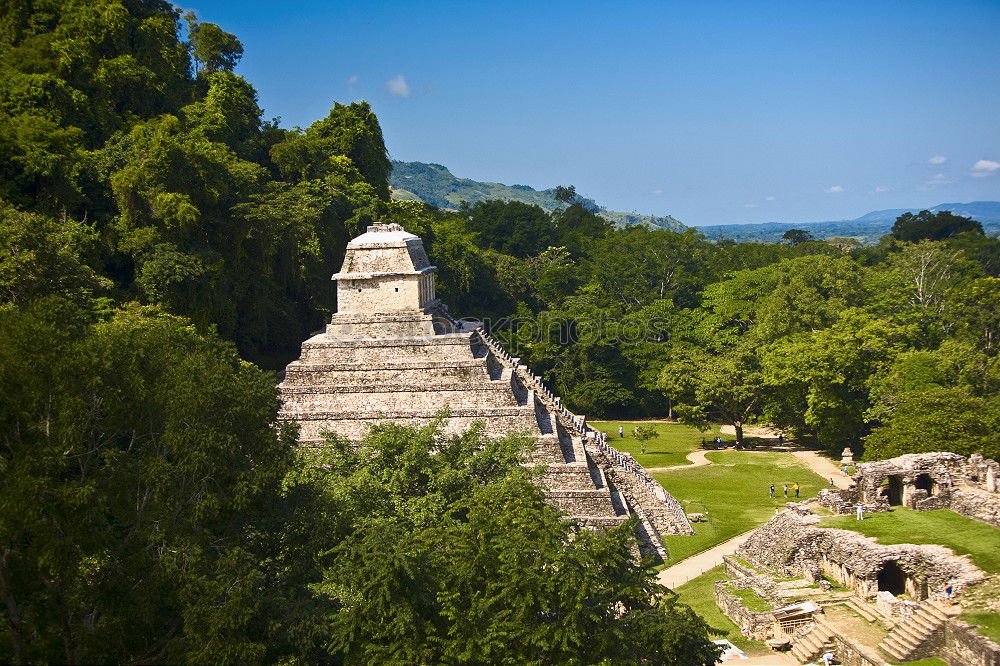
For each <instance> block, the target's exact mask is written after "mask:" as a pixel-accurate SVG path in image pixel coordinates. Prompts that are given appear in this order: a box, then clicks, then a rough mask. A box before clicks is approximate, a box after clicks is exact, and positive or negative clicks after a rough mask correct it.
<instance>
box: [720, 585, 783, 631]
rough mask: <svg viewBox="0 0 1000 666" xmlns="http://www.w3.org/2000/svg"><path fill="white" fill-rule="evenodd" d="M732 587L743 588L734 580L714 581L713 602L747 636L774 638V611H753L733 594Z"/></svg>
mask: <svg viewBox="0 0 1000 666" xmlns="http://www.w3.org/2000/svg"><path fill="white" fill-rule="evenodd" d="M733 589H745V588H744V587H743V586H741V585H739V583H736V582H734V581H727V580H720V581H716V583H715V603H716V605H717V606H718V607H719V609H720V610H722V612H723V613H725V614H726V616H727V617H728V618H729V619H730V620H732V621H733V623H734V624H735V625H736V626H737V627H739V628H740V633H742V634H743V635H744V636H746V637H747V638H752V639H753V640H757V641H766V640H768V639H770V638H774V632H775V622H774V613H773V612H769V611H763V612H754V611H751V610H748V609H747V607H746V606H744V605H743V601H742V600H741V599H740V598H739V597H737V596H736V595H735V594H733V592H732V590H733Z"/></svg>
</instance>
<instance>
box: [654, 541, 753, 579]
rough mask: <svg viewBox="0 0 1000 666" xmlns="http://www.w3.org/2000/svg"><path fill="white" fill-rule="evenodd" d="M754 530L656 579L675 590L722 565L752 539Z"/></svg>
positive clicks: (683, 563) (684, 560) (723, 543)
mask: <svg viewBox="0 0 1000 666" xmlns="http://www.w3.org/2000/svg"><path fill="white" fill-rule="evenodd" d="M751 532H753V530H747V531H746V532H744V533H743V534H737V535H736V536H734V537H733V538H732V539H730V540H729V541H723V542H722V543H720V544H718V545H716V546H712V547H711V548H709V549H708V550H703V551H701V552H700V553H698V554H697V555H692V556H691V557H688V558H685V559H683V560H681V561H680V562H678V563H677V564H675V565H674V566H672V567H667V568H666V569H664V570H663V571H661V572H660V573H659V574H657V576H656V579H657V580H658V581H659V582H660V583H661V584H663V585H666V586H667V587H669V588H675V587H678V586H680V585H683V584H684V583H686V582H688V581H689V580H691V579H692V578H697V577H698V576H700V575H702V574H703V573H705V572H706V571H708V570H709V569H714V568H715V567H717V566H719V565H720V564H722V557H723V556H724V555H732V554H733V553H735V552H736V549H737V548H739V547H740V546H742V545H743V542H744V541H746V540H747V539H749V538H750V533H751Z"/></svg>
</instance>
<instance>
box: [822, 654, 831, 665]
mask: <svg viewBox="0 0 1000 666" xmlns="http://www.w3.org/2000/svg"><path fill="white" fill-rule="evenodd" d="M832 663H833V653H832V652H827V653H826V654H824V655H823V666H830V665H831V664H832Z"/></svg>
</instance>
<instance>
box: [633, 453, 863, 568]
mask: <svg viewBox="0 0 1000 666" xmlns="http://www.w3.org/2000/svg"><path fill="white" fill-rule="evenodd" d="M706 453H707V452H706V451H702V450H697V451H692V452H691V453H689V454H688V456H687V458H688V460H690V461H691V464H690V465H672V466H670V467H652V468H649V471H650V472H665V471H668V470H677V469H690V468H692V467H698V466H701V465H711V464H712V461H711V460H709V459H708V458H706V457H705V454H706ZM743 453H744V454H745V455H753V454H754V453H764V452H758V451H744V452H743ZM791 454H792V455H793V456H795V458H796V460H798V461H799V462H801V463H802V464H803V465H805V466H806V467H808V468H809V469H811V470H812V471H813V472H815V473H816V474H818V475H820V476H821V477H823V478H824V479H832V480H833V484H834V486H836V487H837V488H848V487H850V484H851V483H852V481H851V477H849V476H844V474H843V472H841V470H840V468H839V467H838V466H837V465H836V463H834V462H833V461H831V460H829V459H828V458H824V457H823V456H821V455H819V454H818V453H816V452H815V451H792V452H791ZM751 532H753V530H752V529H751V530H747V531H746V532H743V533H742V534H738V535H736V536H735V537H733V538H731V539H729V540H728V541H723V542H722V543H720V544H718V545H716V546H712V547H711V548H709V549H708V550H704V551H702V552H700V553H698V554H696V555H692V556H691V557H688V558H685V559H684V560H682V561H680V562H678V563H677V564H675V565H673V566H672V567H667V568H666V569H664V570H663V571H661V572H660V573H659V574H658V575H657V579H658V580H659V581H660V583H662V584H663V585H666V586H667V587H669V588H674V587H677V586H679V585H683V584H684V583H686V582H688V581H689V580H691V579H692V578H696V577H698V576H700V575H701V574H703V573H705V572H706V571H708V570H709V569H713V568H715V567H717V566H719V565H720V564H722V558H723V556H725V555H732V554H733V553H735V552H736V549H737V548H739V547H740V546H741V545H743V542H744V541H746V540H747V539H748V538H749V537H750V533H751Z"/></svg>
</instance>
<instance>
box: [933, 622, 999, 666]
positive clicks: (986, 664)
mask: <svg viewBox="0 0 1000 666" xmlns="http://www.w3.org/2000/svg"><path fill="white" fill-rule="evenodd" d="M937 654H938V656H940V657H941V658H942V659H944V660H945V661H947V662H948V663H949V664H962V666H1000V645H997V644H996V643H995V642H994V641H991V640H990V639H988V638H986V637H985V636H983V635H982V634H980V633H979V632H978V631H976V629H975V627H973V626H971V625H969V624H966V623H965V622H961V621H959V620H948V622H946V623H945V627H944V645H942V646H941V648H940V650H939V652H938V653H937Z"/></svg>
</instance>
